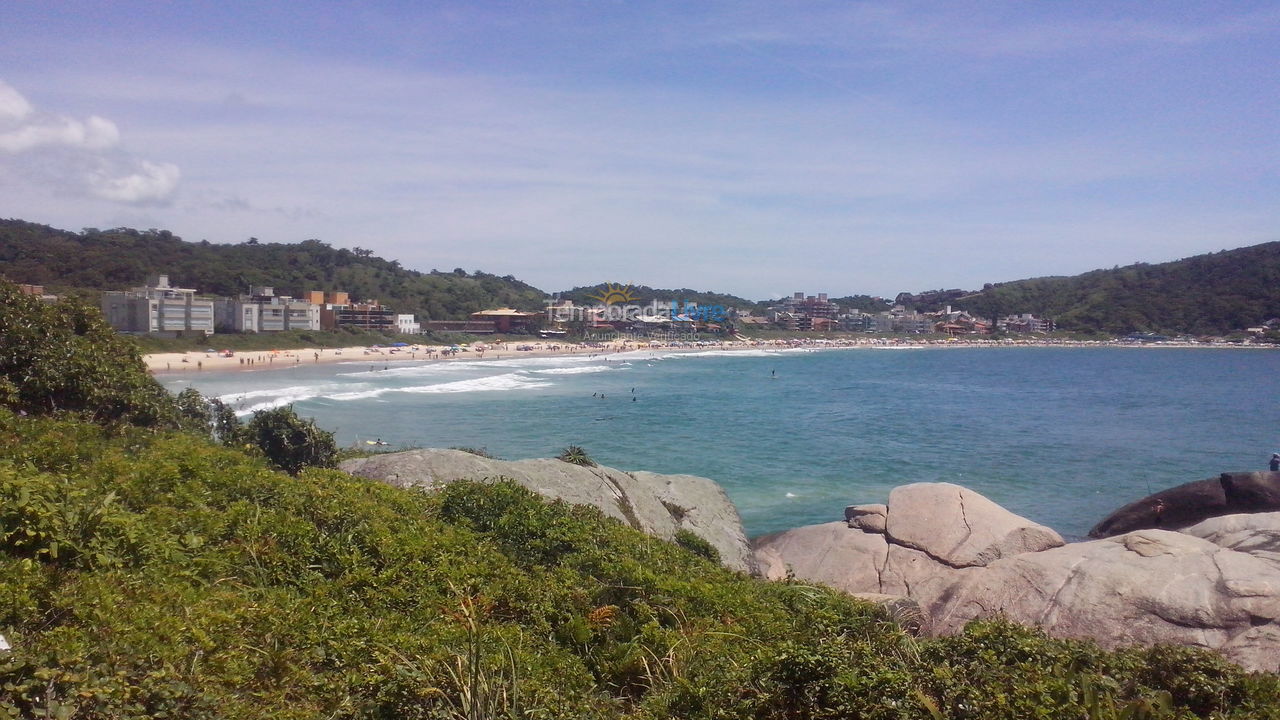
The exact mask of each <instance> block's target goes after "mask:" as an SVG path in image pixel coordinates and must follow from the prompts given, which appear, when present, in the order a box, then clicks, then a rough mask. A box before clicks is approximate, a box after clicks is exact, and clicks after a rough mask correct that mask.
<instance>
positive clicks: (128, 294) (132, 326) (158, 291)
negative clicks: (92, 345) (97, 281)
mask: <svg viewBox="0 0 1280 720" xmlns="http://www.w3.org/2000/svg"><path fill="white" fill-rule="evenodd" d="M102 314H103V315H104V316H106V318H107V322H108V323H110V324H111V327H113V328H115V329H116V330H118V331H120V332H123V333H139V334H157V335H168V336H173V335H176V334H178V333H182V332H201V333H204V334H206V335H210V334H212V333H213V331H214V303H213V301H212V300H207V299H201V298H197V297H196V291H195V290H194V289H192V288H179V287H173V286H172V285H170V284H169V276H168V275H153V276H151V277H149V278H147V283H146V284H145V285H141V286H139V287H135V288H133V289H132V290H125V291H119V292H106V293H103V294H102Z"/></svg>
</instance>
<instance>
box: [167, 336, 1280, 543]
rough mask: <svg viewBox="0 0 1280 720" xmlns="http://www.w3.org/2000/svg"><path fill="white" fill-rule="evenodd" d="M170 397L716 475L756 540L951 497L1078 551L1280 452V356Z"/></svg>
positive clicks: (260, 380)
mask: <svg viewBox="0 0 1280 720" xmlns="http://www.w3.org/2000/svg"><path fill="white" fill-rule="evenodd" d="M384 368H385V369H384ZM159 379H160V380H161V381H162V382H163V383H164V384H165V385H166V386H167V387H169V388H170V389H172V390H174V391H177V390H181V389H183V388H185V387H189V386H194V387H196V388H198V389H199V390H201V392H204V393H205V394H206V395H211V396H218V397H222V398H223V399H224V401H226V402H228V403H231V404H232V405H233V406H234V407H236V408H237V409H238V410H239V411H240V412H243V413H248V412H251V411H252V410H254V409H263V408H267V407H274V406H279V405H282V404H292V405H293V406H294V409H295V410H296V411H297V412H298V413H299V414H301V415H304V416H307V417H311V418H314V419H315V420H316V422H317V423H318V424H319V425H320V426H322V427H324V428H326V429H329V430H332V431H334V432H335V434H336V436H337V439H338V441H339V443H340V444H343V445H350V444H359V445H361V446H362V447H367V445H365V441H368V440H374V439H381V440H383V441H385V442H387V443H390V445H391V446H392V447H393V448H397V447H453V446H471V447H484V448H487V450H488V451H489V452H490V453H492V454H494V455H497V456H500V457H505V458H510V459H516V458H525V457H547V456H554V455H556V454H558V453H559V452H560V450H561V449H563V448H564V447H565V446H566V445H571V444H572V445H580V446H582V447H584V448H586V450H587V451H588V453H589V454H590V455H591V457H592V458H594V459H595V460H596V461H598V462H600V463H602V464H606V465H611V466H614V467H619V468H623V469H630V470H651V471H654V472H662V473H688V474H693V475H702V476H705V477H709V478H711V479H713V480H715V481H717V482H718V483H720V484H721V485H722V486H723V487H724V488H725V490H726V491H727V492H728V494H729V496H730V498H732V500H733V501H734V503H735V504H736V505H737V506H738V508H739V511H740V512H741V514H742V517H743V522H744V524H745V525H746V528H747V531H748V533H749V534H751V535H759V534H764V533H769V532H774V531H778V530H783V529H788V528H792V527H797V526H800V525H806V524H811V523H818V522H828V521H831V520H839V519H841V518H842V517H843V508H844V506H845V505H848V504H852V503H870V502H884V501H885V500H886V499H887V497H888V493H889V491H890V490H891V489H892V488H893V487H895V486H897V485H902V484H905V483H911V482H952V483H957V484H960V485H964V486H966V487H970V488H973V489H974V490H977V491H978V492H981V493H982V494H984V495H986V496H987V497H989V498H991V499H992V500H994V501H996V502H998V503H1000V504H1002V505H1004V506H1005V507H1008V508H1009V509H1011V510H1013V511H1014V512H1017V513H1019V514H1022V515H1025V516H1027V517H1029V518H1032V519H1034V520H1036V521H1038V522H1041V523H1044V524H1046V525H1049V526H1051V527H1053V528H1055V529H1057V530H1059V531H1060V532H1062V533H1063V534H1064V535H1067V536H1073V537H1078V536H1082V535H1083V534H1084V533H1085V532H1086V531H1087V530H1088V528H1089V527H1091V526H1092V525H1093V524H1094V523H1095V522H1096V521H1098V520H1099V519H1101V518H1102V517H1103V516H1104V515H1106V513H1108V512H1109V511H1111V510H1113V509H1115V508H1116V507H1118V506H1120V505H1122V504H1124V503H1126V502H1129V501H1131V500H1134V499H1137V498H1139V497H1141V496H1143V495H1146V494H1148V493H1149V492H1151V491H1154V490H1158V489H1162V488H1165V487H1168V486H1172V485H1176V484H1180V483H1183V482H1187V481H1190V480H1197V479H1201V478H1205V477H1211V476H1214V475H1216V474H1218V473H1220V472H1223V471H1227V470H1252V469H1265V467H1266V462H1267V459H1268V457H1269V456H1270V453H1271V452H1273V451H1276V450H1280V402H1278V401H1280V352H1273V351H1265V350H1231V349H1198V348H1197V349H1183V348H1132V349H1130V348H1114V347H1109V348H1074V347H1073V348H1054V347H1019V348H999V347H997V348H947V347H932V348H931V347H924V348H915V349H870V348H855V349H843V350H816V351H810V350H743V351H706V352H687V353H675V352H660V351H659V352H632V353H623V354H615V355H609V356H607V357H605V356H597V357H588V356H585V355H577V356H562V357H547V358H509V359H502V360H483V361H436V362H433V363H421V362H403V361H401V362H385V361H383V360H381V359H380V360H377V361H376V363H374V364H371V363H370V362H369V361H354V362H351V363H341V364H332V365H313V366H306V365H298V366H295V367H292V368H288V369H281V370H268V371H250V372H245V371H236V372H224V373H213V372H208V373H200V374H198V375H197V374H194V373H188V374H186V375H161V376H160V377H159ZM633 398H634V400H633Z"/></svg>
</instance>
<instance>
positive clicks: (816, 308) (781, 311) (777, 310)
mask: <svg viewBox="0 0 1280 720" xmlns="http://www.w3.org/2000/svg"><path fill="white" fill-rule="evenodd" d="M839 314H840V306H839V305H836V304H835V303H833V302H831V301H830V300H828V299H827V294H826V293H818V294H817V295H816V296H814V295H809V296H805V294H804V293H802V292H798V293H795V294H794V295H792V296H791V297H789V298H786V299H785V300H783V301H782V302H781V303H779V304H777V305H775V306H773V307H771V308H769V315H770V317H771V318H773V320H774V322H775V323H776V324H778V325H779V326H781V327H783V328H785V329H787V330H813V329H815V328H814V320H818V319H820V320H824V321H831V322H819V323H817V325H818V327H819V328H821V329H826V328H829V327H831V325H832V324H833V323H834V321H835V319H836V316H837V315H839Z"/></svg>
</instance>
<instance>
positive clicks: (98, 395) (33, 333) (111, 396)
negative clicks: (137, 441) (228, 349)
mask: <svg viewBox="0 0 1280 720" xmlns="http://www.w3.org/2000/svg"><path fill="white" fill-rule="evenodd" d="M188 400H190V398H188ZM0 404H3V405H6V406H8V407H9V408H11V409H13V410H16V411H19V412H25V413H30V414H33V415H34V414H50V413H58V412H77V413H84V414H86V415H88V416H90V417H91V418H92V419H93V420H95V421H98V422H126V423H130V424H133V425H140V426H144V427H160V428H173V429H176V428H183V429H196V428H198V427H199V425H200V424H201V422H202V420H201V419H200V417H199V416H198V414H197V415H196V416H194V417H193V416H189V415H184V413H183V412H182V410H181V408H180V407H179V405H178V402H177V401H176V400H175V399H174V397H173V396H172V395H170V394H169V393H168V392H167V391H166V390H165V389H164V387H163V386H161V385H160V383H158V382H156V381H155V379H153V378H152V377H151V376H150V375H149V374H147V369H146V366H145V365H143V363H142V357H141V356H140V355H139V352H138V347H137V346H136V345H135V344H134V343H132V342H131V341H129V340H128V339H127V338H125V337H123V336H120V335H117V334H116V333H115V331H114V330H113V329H112V328H111V326H110V325H108V324H107V322H106V320H105V319H103V317H102V313H101V312H99V311H98V309H97V308H94V307H90V306H88V305H85V304H83V303H81V302H78V301H75V300H64V301H62V302H58V303H46V302H43V301H42V300H40V298H37V297H34V296H32V295H28V294H26V293H23V292H21V291H19V290H18V288H17V287H16V286H14V285H12V284H10V283H7V282H3V281H0Z"/></svg>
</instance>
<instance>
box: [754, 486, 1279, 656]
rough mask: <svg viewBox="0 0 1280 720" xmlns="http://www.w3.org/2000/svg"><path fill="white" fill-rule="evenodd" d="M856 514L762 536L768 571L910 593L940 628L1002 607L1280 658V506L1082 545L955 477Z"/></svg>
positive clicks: (1084, 629) (1099, 632)
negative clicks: (881, 509) (881, 525)
mask: <svg viewBox="0 0 1280 720" xmlns="http://www.w3.org/2000/svg"><path fill="white" fill-rule="evenodd" d="M957 514H958V515H957ZM846 515H847V517H848V521H847V522H833V523H826V524H822V525H812V526H809V527H803V528H797V529H795V530H789V531H786V532H782V533H775V534H773V535H768V536H765V537H761V538H758V539H757V540H756V542H755V545H756V557H757V560H758V562H759V565H760V569H761V574H762V575H764V576H765V577H766V578H770V579H781V578H785V577H787V576H788V574H790V575H792V576H794V577H796V578H798V579H801V580H805V581H810V582H819V583H823V584H826V585H830V586H832V587H835V588H838V589H841V590H844V591H846V592H849V593H853V594H863V593H880V594H885V595H893V596H902V597H904V598H907V599H909V600H912V601H915V602H916V603H918V605H919V608H920V610H921V612H920V615H919V617H920V624H921V626H922V628H923V630H924V631H925V632H927V633H932V634H948V633H954V632H958V631H959V630H960V629H962V628H963V627H964V625H965V623H967V622H969V621H970V620H973V619H977V618H986V617H993V616H998V615H1000V616H1004V617H1007V618H1009V619H1010V620H1013V621H1015V622H1020V623H1023V624H1026V625H1035V626H1039V627H1042V628H1044V629H1045V630H1046V631H1048V632H1049V633H1050V634H1052V635H1055V636H1061V637H1078V638H1091V639H1093V640H1095V641H1097V642H1098V643H1099V644H1101V645H1103V646H1105V647H1117V646H1121V645H1127V644H1153V643H1172V644H1181V645H1193V646H1199V647H1204V648H1211V649H1216V650H1219V651H1221V652H1222V653H1223V654H1224V655H1225V656H1226V657H1227V658H1229V659H1231V660H1233V661H1234V662H1236V663H1239V664H1240V665H1242V666H1244V667H1246V668H1250V669H1265V670H1272V671H1274V670H1277V669H1278V667H1280V620H1278V618H1280V562H1277V558H1280V553H1277V551H1278V550H1280V513H1269V514H1265V515H1237V516H1231V517H1222V518H1214V519H1213V520H1209V521H1206V522H1203V523H1201V524H1199V525H1196V526H1194V527H1191V528H1187V530H1186V532H1185V533H1177V532H1170V531H1166V530H1158V529H1149V530H1140V531H1135V532H1130V533H1127V534H1124V535H1120V536H1116V537H1111V538H1107V539H1103V540H1094V541H1089V542H1083V543H1074V544H1071V545H1063V544H1062V541H1061V539H1060V538H1058V536H1057V534H1056V533H1053V532H1052V531H1051V530H1048V528H1044V527H1043V526H1040V525H1036V524H1035V523H1032V522H1030V521H1028V520H1025V519H1024V518H1021V517H1019V516H1017V515H1014V514H1012V513H1009V512H1008V511H1007V510H1004V509H1003V508H1000V507H999V506H998V505H995V503H991V502H990V501H989V500H986V499H985V498H982V496H981V495H978V494H977V493H974V492H972V491H970V490H965V489H963V488H959V487H958V486H954V485H946V484H941V485H935V486H905V487H903V488H898V489H896V490H894V491H893V493H891V494H890V497H889V504H888V508H887V509H886V512H885V513H884V517H885V519H886V527H885V530H884V531H882V532H877V531H874V530H872V531H868V530H866V529H865V527H867V523H866V521H865V520H863V518H867V517H875V516H877V515H878V513H876V512H875V511H874V510H873V509H872V507H871V506H851V507H850V508H849V509H848V510H846ZM902 515H906V516H907V517H905V518H902V517H901V516H902ZM966 522H967V525H966ZM874 524H875V521H874V520H873V521H871V523H870V525H874ZM957 525H959V526H960V527H959V529H957Z"/></svg>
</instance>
